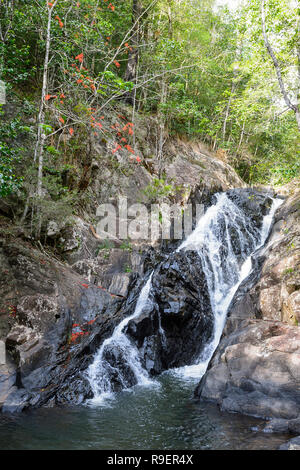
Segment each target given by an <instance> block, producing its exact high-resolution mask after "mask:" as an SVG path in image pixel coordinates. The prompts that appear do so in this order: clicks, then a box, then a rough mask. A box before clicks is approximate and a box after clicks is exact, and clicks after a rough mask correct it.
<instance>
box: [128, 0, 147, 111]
mask: <svg viewBox="0 0 300 470" xmlns="http://www.w3.org/2000/svg"><path fill="white" fill-rule="evenodd" d="M142 8H143V7H142V2H141V0H132V24H133V31H132V36H131V42H130V44H131V50H130V51H129V55H128V62H127V68H126V72H125V76H124V79H125V80H126V82H133V83H135V82H136V78H137V68H138V61H139V42H140V23H141V22H140V17H141V15H142ZM125 101H127V103H130V104H133V102H134V91H131V92H128V93H126V95H125Z"/></svg>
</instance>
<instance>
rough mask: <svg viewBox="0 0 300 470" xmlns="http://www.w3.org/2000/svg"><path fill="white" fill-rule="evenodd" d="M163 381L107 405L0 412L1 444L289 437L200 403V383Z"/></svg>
mask: <svg viewBox="0 0 300 470" xmlns="http://www.w3.org/2000/svg"><path fill="white" fill-rule="evenodd" d="M158 383H159V386H158V387H155V388H138V389H132V390H131V391H124V392H122V393H120V394H118V395H116V396H115V399H114V400H111V401H110V402H108V403H107V404H106V406H98V407H86V406H81V407H74V408H63V409H62V408H52V409H51V408H48V409H46V408H44V409H39V410H35V411H31V412H28V413H23V414H20V415H18V416H10V415H0V449H1V450H4V449H106V450H122V449H125V450H132V449H136V450H140V449H146V450H147V449H150V450H164V449H166V450H187V449H189V450H196V449H277V448H278V446H279V445H280V444H281V443H283V442H284V441H286V440H287V439H288V437H287V436H286V435H274V434H273V435H271V434H266V433H263V432H262V429H263V427H264V422H263V421H262V420H258V419H255V418H249V417H245V416H239V415H236V414H228V413H221V412H220V411H219V410H218V409H217V407H216V406H214V405H211V404H207V403H198V402H196V401H195V400H194V399H193V390H194V388H195V382H186V381H182V380H180V379H179V378H176V377H172V376H169V375H164V376H162V377H161V378H160V380H159V382H158ZM253 427H255V428H256V429H258V430H256V431H254V430H252V429H251V428H253Z"/></svg>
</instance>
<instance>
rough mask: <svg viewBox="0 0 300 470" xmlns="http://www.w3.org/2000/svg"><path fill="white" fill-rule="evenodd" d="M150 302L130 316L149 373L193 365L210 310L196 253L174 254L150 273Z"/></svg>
mask: <svg viewBox="0 0 300 470" xmlns="http://www.w3.org/2000/svg"><path fill="white" fill-rule="evenodd" d="M150 299H151V302H150V303H149V305H148V307H146V309H145V310H144V311H143V313H142V314H141V315H140V316H139V317H138V318H137V319H134V320H131V321H130V322H129V324H128V327H127V334H128V335H130V337H131V338H133V340H134V341H135V342H136V344H137V346H138V348H139V349H140V355H141V357H142V360H143V362H144V364H145V367H146V368H147V369H148V371H149V372H150V373H152V374H157V373H160V372H162V371H163V370H166V369H169V368H173V367H179V366H182V365H185V364H192V363H193V361H195V360H196V358H197V357H198V356H199V355H200V353H201V351H202V349H203V346H204V345H205V344H206V342H207V341H208V339H209V338H210V337H211V335H212V331H213V314H212V310H211V305H210V300H209V295H208V290H207V283H206V278H205V275H204V273H203V269H202V266H201V260H200V258H199V256H198V254H197V253H196V252H192V251H186V252H178V253H173V254H172V255H170V256H169V257H168V259H167V260H166V261H163V262H162V263H161V265H160V266H159V267H158V269H157V270H156V271H155V273H154V275H153V278H152V290H151V294H150Z"/></svg>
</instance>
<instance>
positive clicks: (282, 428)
mask: <svg viewBox="0 0 300 470" xmlns="http://www.w3.org/2000/svg"><path fill="white" fill-rule="evenodd" d="M288 431H289V421H288V420H287V419H276V418H273V419H271V420H270V421H269V422H268V423H267V425H266V426H265V427H264V429H263V432H265V433H276V432H278V433H286V432H288Z"/></svg>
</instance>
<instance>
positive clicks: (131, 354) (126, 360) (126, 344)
mask: <svg viewBox="0 0 300 470" xmlns="http://www.w3.org/2000/svg"><path fill="white" fill-rule="evenodd" d="M151 279H152V274H151V276H150V277H149V279H148V281H147V283H146V284H145V286H144V287H143V289H142V291H141V294H140V296H139V298H138V301H137V304H136V308H135V311H134V313H133V314H132V315H130V316H129V317H127V318H125V319H124V320H123V321H122V322H121V323H120V324H119V325H118V326H117V328H116V329H115V330H114V332H113V335H112V336H111V337H110V338H108V339H106V340H105V341H104V343H103V344H102V346H101V348H100V349H99V351H98V352H97V354H96V356H95V358H94V362H93V363H92V364H91V365H90V367H89V368H88V370H87V377H88V380H89V382H90V385H91V388H92V391H93V393H94V398H93V400H92V402H93V403H94V404H95V403H101V402H103V401H104V400H105V399H106V398H111V396H112V393H113V391H114V390H113V387H112V383H111V378H112V376H114V377H115V380H117V381H118V382H119V383H120V384H121V385H122V387H123V388H127V383H126V382H125V377H124V374H122V371H121V370H120V369H119V368H117V367H114V366H113V365H112V364H110V362H109V360H108V359H107V357H106V353H107V352H109V351H111V350H113V349H115V350H116V351H117V353H118V355H119V357H120V360H121V361H122V363H123V364H126V365H127V366H128V367H130V370H131V371H132V373H133V374H134V376H135V381H136V383H137V384H139V385H149V384H150V383H152V382H151V380H150V379H149V377H148V373H147V371H145V370H144V369H143V367H142V365H141V363H140V359H139V356H138V351H137V349H136V348H134V347H133V346H132V344H131V342H130V341H129V339H128V338H127V336H126V335H125V334H124V333H123V330H124V328H125V326H126V325H127V324H128V323H129V322H130V320H133V319H134V318H136V317H138V316H139V315H140V314H141V312H142V311H143V309H144V308H145V306H146V304H147V302H148V299H149V292H150V288H151Z"/></svg>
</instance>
